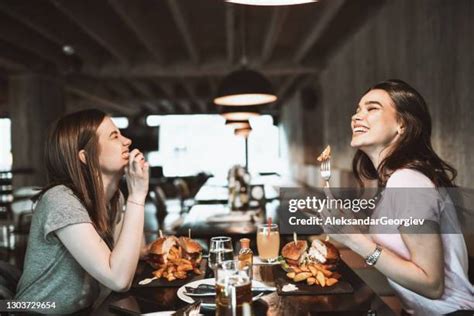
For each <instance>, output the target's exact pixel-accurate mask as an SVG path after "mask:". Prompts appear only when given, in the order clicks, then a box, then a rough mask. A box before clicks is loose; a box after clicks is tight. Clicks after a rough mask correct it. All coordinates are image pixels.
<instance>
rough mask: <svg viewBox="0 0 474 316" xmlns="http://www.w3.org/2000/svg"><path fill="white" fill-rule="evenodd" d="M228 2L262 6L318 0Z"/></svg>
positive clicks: (247, 0) (233, 0) (238, 0)
mask: <svg viewBox="0 0 474 316" xmlns="http://www.w3.org/2000/svg"><path fill="white" fill-rule="evenodd" d="M226 2H230V3H237V4H247V5H261V6H278V5H294V4H305V3H311V2H317V0H226Z"/></svg>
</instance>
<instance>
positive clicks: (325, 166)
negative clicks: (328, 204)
mask: <svg viewBox="0 0 474 316" xmlns="http://www.w3.org/2000/svg"><path fill="white" fill-rule="evenodd" d="M319 170H320V172H321V177H322V178H323V179H324V181H326V188H329V179H331V158H328V159H325V160H323V162H321V167H320V169H319Z"/></svg>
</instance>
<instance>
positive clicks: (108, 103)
mask: <svg viewBox="0 0 474 316" xmlns="http://www.w3.org/2000/svg"><path fill="white" fill-rule="evenodd" d="M65 86H66V91H67V92H69V93H71V94H72V95H75V96H78V97H81V98H83V99H85V100H88V101H89V102H92V103H97V104H98V105H100V106H101V107H103V108H104V109H106V110H109V111H112V112H114V113H117V114H123V115H127V116H133V115H135V114H136V113H138V112H139V109H135V108H133V107H129V106H127V104H126V102H128V100H124V99H123V98H121V97H114V96H112V95H111V94H110V93H108V92H107V91H108V85H107V84H106V82H105V81H103V80H97V79H94V78H89V77H86V76H76V77H70V78H67V79H66V84H65ZM109 91H110V90H109Z"/></svg>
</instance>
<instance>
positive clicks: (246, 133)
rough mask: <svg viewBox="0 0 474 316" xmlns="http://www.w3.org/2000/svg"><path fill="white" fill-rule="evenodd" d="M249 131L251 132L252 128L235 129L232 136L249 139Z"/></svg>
mask: <svg viewBox="0 0 474 316" xmlns="http://www.w3.org/2000/svg"><path fill="white" fill-rule="evenodd" d="M251 131H252V128H251V127H248V128H237V129H235V131H234V134H235V135H236V136H242V137H244V138H247V137H249V135H250V132H251Z"/></svg>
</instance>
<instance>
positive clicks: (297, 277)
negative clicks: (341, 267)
mask: <svg viewBox="0 0 474 316" xmlns="http://www.w3.org/2000/svg"><path fill="white" fill-rule="evenodd" d="M281 255H282V256H283V258H284V260H285V263H286V264H285V266H284V268H285V270H286V271H287V274H286V276H287V277H288V278H289V279H291V280H293V281H294V282H302V281H306V283H307V284H308V285H319V286H321V287H325V286H332V285H334V284H336V283H337V282H338V280H339V278H340V277H341V275H340V274H339V273H337V272H334V271H332V270H334V268H335V266H336V265H335V264H336V263H337V261H338V260H339V251H338V250H337V248H336V247H335V246H334V245H333V244H331V243H330V242H327V241H321V240H314V241H313V242H312V244H311V247H310V248H309V249H308V244H307V242H306V240H297V241H291V242H289V243H287V244H286V245H285V246H284V247H283V249H282V251H281Z"/></svg>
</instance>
